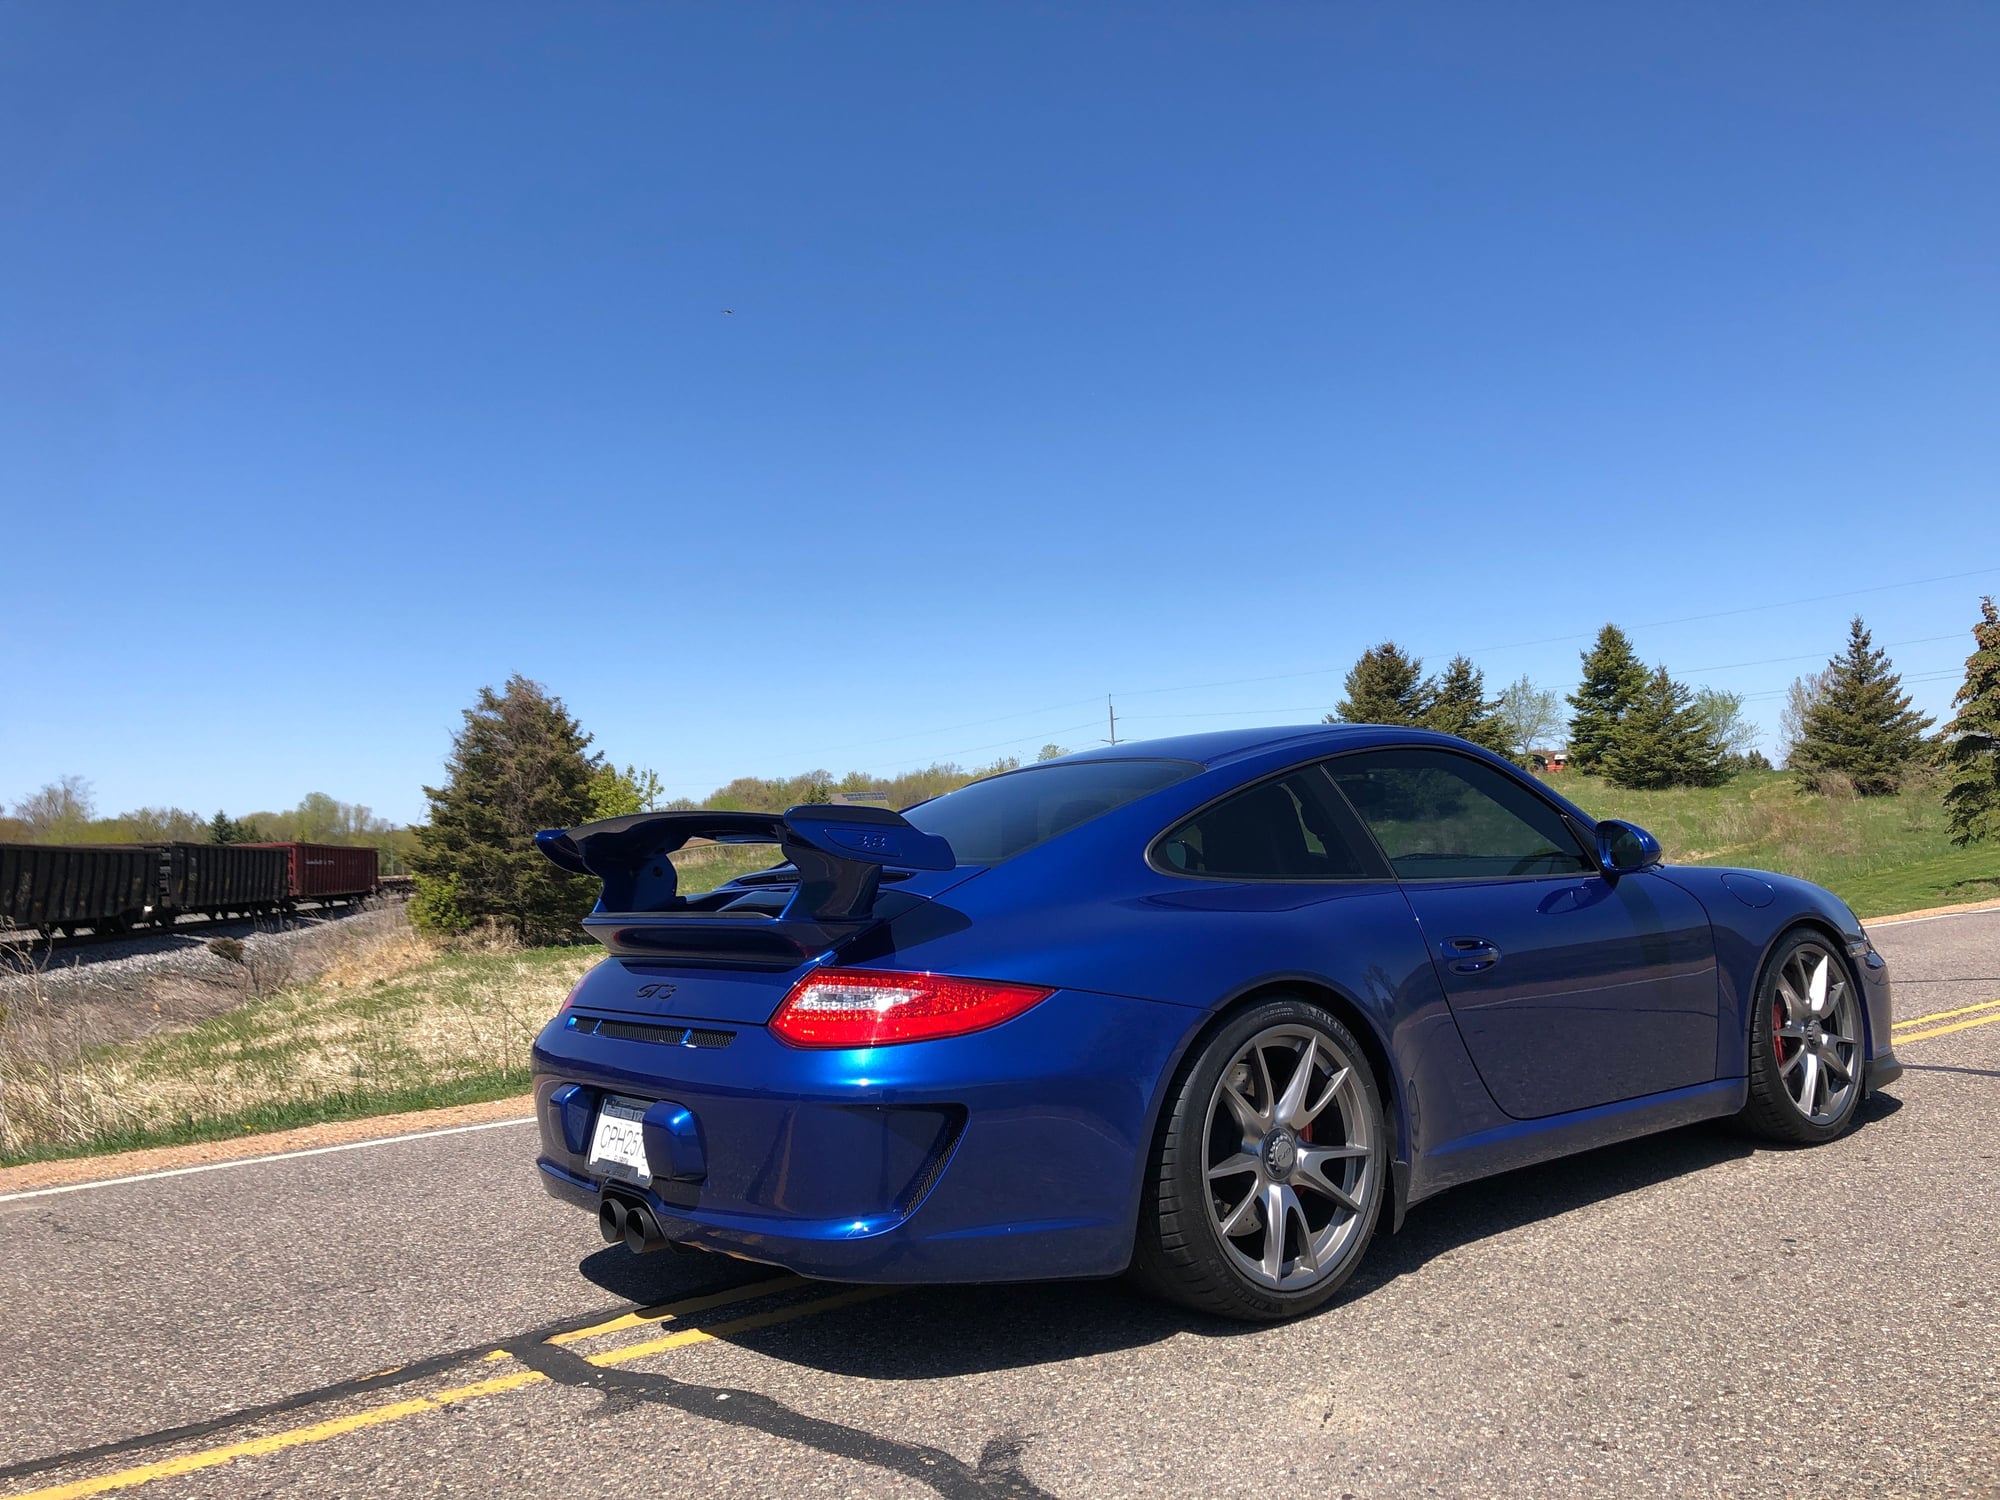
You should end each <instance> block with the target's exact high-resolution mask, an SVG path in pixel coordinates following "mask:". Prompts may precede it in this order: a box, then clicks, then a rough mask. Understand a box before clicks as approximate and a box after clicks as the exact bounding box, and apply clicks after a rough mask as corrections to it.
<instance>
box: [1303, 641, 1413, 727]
mask: <svg viewBox="0 0 2000 1500" xmlns="http://www.w3.org/2000/svg"><path fill="white" fill-rule="evenodd" d="M1345 687H1346V689H1347V696H1346V697H1345V698H1343V699H1341V700H1340V702H1339V703H1338V704H1337V705H1335V707H1334V710H1333V712H1332V713H1330V714H1328V715H1327V716H1326V722H1327V723H1329V724H1405V725H1409V726H1411V727H1416V726H1418V725H1421V724H1423V722H1424V718H1425V715H1426V714H1428V713H1429V711H1430V707H1431V700H1432V698H1433V697H1434V696H1435V693H1436V687H1437V685H1436V683H1434V682H1432V681H1431V679H1430V678H1428V677H1426V676H1424V662H1423V658H1422V657H1420V656H1410V655H1408V654H1407V653H1405V652H1404V650H1403V648H1402V647H1401V646H1398V645H1397V644H1396V643H1395V642H1394V641H1384V642H1382V644H1381V645H1379V646H1370V647H1369V648H1368V649H1367V650H1366V651H1364V652H1362V653H1361V657H1360V660H1358V661H1356V662H1355V663H1354V665H1353V667H1352V668H1350V669H1349V671H1348V673H1347V681H1346V683H1345Z"/></svg>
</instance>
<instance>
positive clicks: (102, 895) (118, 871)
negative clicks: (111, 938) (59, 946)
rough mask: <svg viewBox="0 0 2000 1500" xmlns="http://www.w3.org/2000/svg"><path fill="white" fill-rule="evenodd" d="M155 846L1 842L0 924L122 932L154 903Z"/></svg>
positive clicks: (49, 930) (51, 930)
mask: <svg viewBox="0 0 2000 1500" xmlns="http://www.w3.org/2000/svg"><path fill="white" fill-rule="evenodd" d="M153 865H154V851H153V850H151V849H144V848H131V847H124V846H119V845H112V844H0V926H5V927H13V928H19V929H22V930H25V931H30V932H40V933H43V934H48V933H54V932H64V933H70V934H74V933H75V931H76V929H77V928H79V927H89V928H91V929H93V930H95V931H98V932H104V931H122V930H123V929H124V928H127V927H130V926H132V925H133V924H134V923H136V922H139V921H141V920H143V919H144V917H145V915H146V912H147V909H148V908H149V907H151V906H152V904H153V882H154V878H155V877H154V868H153Z"/></svg>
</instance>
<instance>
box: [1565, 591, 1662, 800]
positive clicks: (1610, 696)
mask: <svg viewBox="0 0 2000 1500" xmlns="http://www.w3.org/2000/svg"><path fill="white" fill-rule="evenodd" d="M1648 676H1649V674H1648V673H1647V671H1646V667H1645V663H1643V662H1641V661H1640V660H1639V657H1638V653H1636V652H1635V651H1633V649H1632V642H1631V641H1630V640H1628V639H1626V636H1625V632H1624V631H1622V630H1620V629H1619V628H1618V627H1617V626H1616V625H1606V626H1605V627H1604V628H1603V629H1602V630H1600V631H1598V632H1597V643H1596V644H1595V645H1593V646H1592V647H1591V648H1590V649H1589V650H1588V651H1586V652H1584V653H1583V681H1582V682H1580V683H1578V684H1577V688H1576V691H1575V692H1573V693H1571V694H1570V695H1569V706H1570V707H1571V708H1573V709H1575V710H1576V712H1575V713H1574V714H1573V715H1571V717H1570V721H1569V763H1570V765H1571V766H1572V767H1574V768H1575V769H1576V770H1579V771H1595V770H1598V769H1599V768H1600V767H1601V766H1602V765H1603V762H1604V758H1605V756H1606V755H1607V754H1608V753H1609V752H1610V750H1611V747H1612V746H1613V745H1615V744H1617V742H1618V729H1619V721H1620V720H1622V719H1623V718H1624V717H1625V713H1626V711H1627V710H1628V709H1630V708H1631V706H1632V705H1633V703H1634V702H1635V701H1637V699H1638V697H1639V695H1640V694H1641V693H1642V692H1644V691H1645V689H1646V683H1647V678H1648Z"/></svg>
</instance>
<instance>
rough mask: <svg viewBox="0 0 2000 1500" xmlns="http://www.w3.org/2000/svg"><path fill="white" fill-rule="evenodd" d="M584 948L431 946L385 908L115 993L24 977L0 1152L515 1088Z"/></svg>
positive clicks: (586, 959)
mask: <svg viewBox="0 0 2000 1500" xmlns="http://www.w3.org/2000/svg"><path fill="white" fill-rule="evenodd" d="M598 954H599V950H598V949H596V948H595V947H590V948H582V947H578V948H553V949H522V948H519V947H518V946H514V945H512V944H509V943H505V942H501V941H497V940H493V939H485V940H482V941H476V942H470V943H458V944H453V945H450V946H447V945H445V944H443V943H440V942H438V941H436V940H434V939H430V938H426V937H424V936H422V935H420V934H418V933H416V932H414V931H412V930H411V929H410V927H409V926H408V924H407V922H406V921H405V920H404V919H403V915H402V912H401V909H400V908H394V909H391V910H387V911H384V912H380V913H375V914H371V915H369V916H368V917H365V918H359V919H355V920H352V921H350V922H345V923H338V924H328V926H327V927H326V928H324V929H321V930H320V931H319V932H316V933H314V934H312V935H311V937H310V940H309V941H303V942H300V943H297V944H294V945H289V946H286V947H283V948H280V947H278V946H277V945H268V946H267V947H265V948H264V949H262V950H260V948H258V947H256V946H252V947H250V948H249V949H248V950H247V951H246V952H245V953H244V955H243V961H242V962H241V963H229V962H227V961H224V962H223V963H221V964H220V965H219V967H220V969H221V970H222V971H223V972H221V973H220V974H206V973H204V974H201V975H193V976H190V975H180V974H177V975H171V976H161V977H158V978H154V979H151V980H148V981H145V982H144V985H143V989H142V991H141V992H140V993H139V994H136V995H131V994H127V995H124V996H123V997H122V1000H121V1001H107V1000H104V999H101V998H100V999H76V998H68V997H63V998H59V997H57V996H56V995H55V994H53V993H52V986H51V984H50V982H49V979H48V976H46V975H44V974H40V973H30V974H28V975H26V976H24V977H23V978H22V979H20V980H18V981H17V982H15V983H14V984H12V985H10V987H9V989H8V991H7V994H8V999H9V1002H10V1010H9V1013H8V1014H7V1015H6V1016H5V1017H4V1018H0V1161H8V1160H23V1159H27V1158H31V1157H36V1156H47V1155H55V1154H65V1153H70V1152H77V1151H84V1150H95V1149H108V1148H110V1147H113V1146H126V1145H136V1144H157V1143H161V1142H165V1141H172V1140H190V1139H196V1138H200V1137H203V1136H213V1135H214V1134H216V1133H218V1132H221V1131H226V1130H230V1129H234V1128H238V1127H239V1126H240V1127H241V1128H244V1129H249V1128H265V1129H268V1128H277V1127H278V1126H281V1125H289V1124H301V1123H308V1122H310V1121H312V1120H316V1119H327V1118H339V1117H342V1116H345V1115H352V1114H356V1113H374V1112H377V1111H378V1110H380V1109H382V1108H389V1107H409V1108H417V1107H422V1106H423V1105H424V1104H426V1103H458V1102H464V1101H465V1100H466V1099H467V1098H469V1097H497V1096H499V1095H500V1094H503V1093H506V1092H508V1091H518V1090H519V1089H520V1088H522V1087H524V1086H525V1085H526V1082H527V1077H528V1049H529V1046H530V1044H531V1043H532V1041H533V1039H534V1035H535V1033H536V1031H537V1030H539V1029H540V1027H541V1026H542V1024H543V1023H544V1022H545V1021H546V1020H547V1019H548V1018H549V1016H550V1015H552V1014H553V1013H554V1012H555V1010H556V1008H557V1007H558V1006H559V1005H560V1004H561V1003H562V998H563V996H564V995H565V994H566V993H567V992H568V989H569V987H570V985H572V984H573V983H574V982H575V981H576V979H577V977H578V976H579V975H581V974H582V973H583V971H584V970H585V969H587V968H588V967H589V966H590V965H591V964H592V963H594V962H595V961H596V959H597V957H598Z"/></svg>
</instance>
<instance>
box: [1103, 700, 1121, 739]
mask: <svg viewBox="0 0 2000 1500" xmlns="http://www.w3.org/2000/svg"><path fill="white" fill-rule="evenodd" d="M1104 718H1105V722H1106V724H1107V725H1108V727H1109V728H1110V730H1111V739H1110V741H1109V743H1111V744H1113V745H1115V744H1117V743H1118V714H1117V711H1116V710H1115V709H1113V708H1112V706H1111V695H1110V694H1109V693H1106V694H1105V695H1104Z"/></svg>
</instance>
